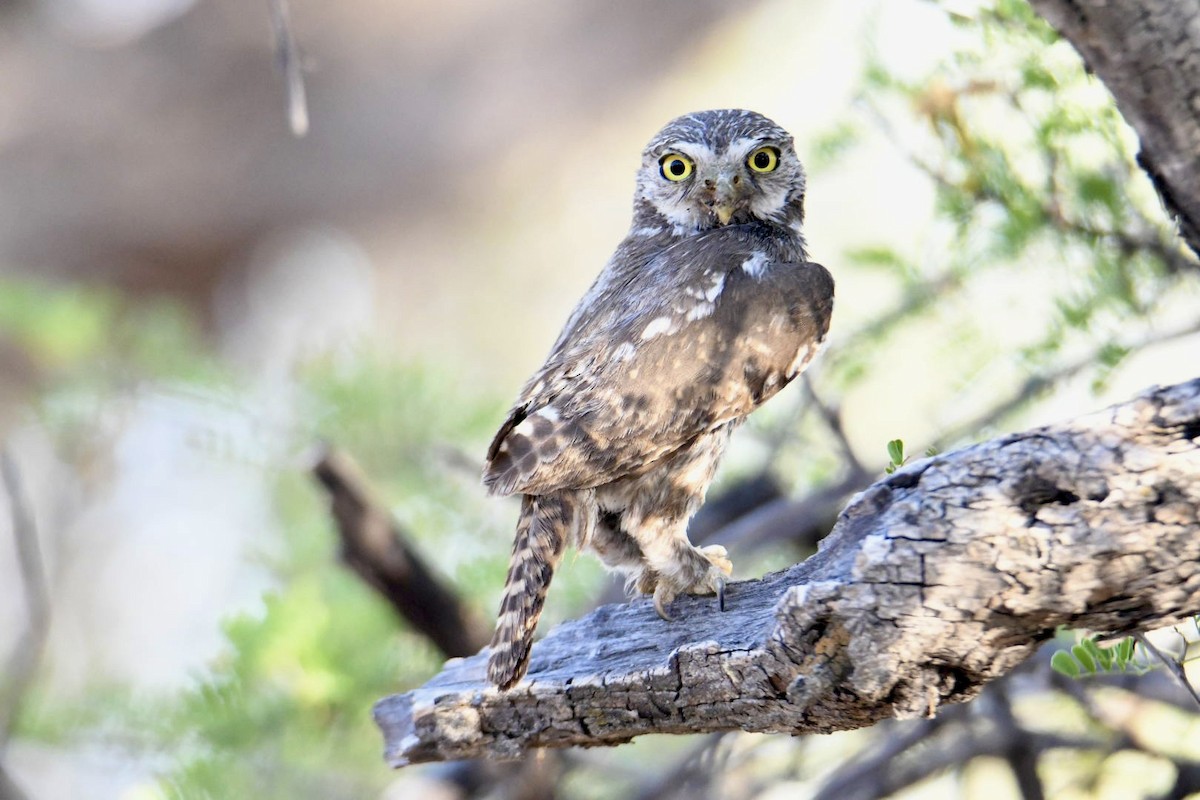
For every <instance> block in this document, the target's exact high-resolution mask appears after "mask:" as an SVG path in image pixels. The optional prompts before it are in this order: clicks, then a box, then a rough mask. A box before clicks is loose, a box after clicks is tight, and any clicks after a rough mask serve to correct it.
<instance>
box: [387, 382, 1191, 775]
mask: <svg viewBox="0 0 1200 800" xmlns="http://www.w3.org/2000/svg"><path fill="white" fill-rule="evenodd" d="M1198 508H1200V378H1198V379H1196V380H1193V381H1190V382H1188V383H1185V384H1180V385H1178V386H1173V387H1169V388H1164V389H1154V390H1150V391H1148V392H1146V393H1145V394H1143V395H1141V396H1139V397H1137V398H1135V399H1133V400H1131V401H1129V402H1127V403H1123V404H1121V405H1117V406H1114V407H1112V408H1109V409H1107V410H1105V411H1103V412H1100V413H1097V414H1093V415H1090V416H1086V417H1082V418H1080V419H1077V420H1074V421H1071V422H1068V423H1064V424H1060V425H1052V426H1048V427H1044V428H1038V429H1035V430H1031V431H1027V432H1024V433H1017V434H1012V435H1009V436H1004V437H1001V438H998V439H994V440H992V441H989V442H984V443H982V444H978V445H975V446H972V447H967V448H964V449H962V450H958V451H956V452H953V453H946V454H942V455H938V456H936V457H933V458H929V459H925V460H922V461H919V462H916V463H914V464H911V465H909V466H907V467H905V468H903V469H901V470H899V471H898V472H896V473H895V474H894V475H891V476H889V477H887V478H886V479H884V480H881V481H879V482H877V483H876V484H874V485H873V486H871V487H870V488H868V489H867V490H866V491H864V492H862V493H861V494H859V495H858V496H856V497H855V499H854V500H853V501H852V502H851V503H850V504H849V506H847V508H846V509H845V510H844V511H843V512H842V514H841V515H840V517H839V518H838V522H837V524H836V525H835V527H834V529H833V531H832V532H831V533H830V535H829V536H828V537H827V538H826V539H825V541H824V542H823V543H822V547H821V549H820V551H819V552H818V553H817V554H816V555H814V556H813V557H812V558H810V559H808V560H807V561H805V562H804V563H802V564H798V565H796V566H793V567H791V568H790V569H787V570H785V571H783V572H779V573H775V574H772V575H768V576H766V577H764V578H762V579H761V580H755V581H746V582H740V583H735V584H733V585H731V586H730V588H729V592H728V598H727V600H728V609H729V610H728V611H727V612H726V613H724V614H721V613H717V612H716V611H715V609H714V607H713V601H712V600H711V599H710V598H687V599H685V600H682V601H680V602H679V603H678V604H677V606H676V608H675V611H676V614H677V616H678V617H679V619H678V620H677V621H675V622H673V623H666V622H663V621H662V620H661V619H659V618H658V617H657V615H656V614H655V613H654V610H653V608H652V606H651V604H650V602H649V601H647V600H638V601H635V602H631V603H628V604H621V605H612V606H605V607H602V608H600V609H597V610H596V611H595V612H593V613H591V614H589V615H588V616H586V617H584V618H582V619H579V620H575V621H573V622H569V623H566V624H563V625H560V626H558V628H556V629H555V630H553V631H552V632H551V633H550V634H549V635H548V636H546V638H545V639H544V640H542V641H541V642H539V643H538V644H537V645H536V646H535V647H534V650H533V661H532V666H531V668H530V671H529V675H528V677H527V679H526V680H525V681H523V682H522V683H520V684H519V685H518V686H517V687H515V688H514V689H512V690H511V691H508V692H499V691H497V690H496V689H495V688H492V687H490V686H488V685H487V684H486V682H485V677H484V669H485V664H486V660H487V657H486V652H485V653H481V654H479V655H476V656H472V657H470V658H466V659H454V660H451V661H450V662H448V663H447V664H446V667H445V669H444V670H443V672H442V673H441V674H440V675H438V676H437V677H435V678H434V679H433V680H431V681H430V682H429V683H427V684H426V685H425V686H422V687H420V688H418V689H415V690H413V691H411V692H407V693H405V694H401V695H396V696H393V697H389V698H385V699H384V700H382V701H380V702H379V703H378V704H377V705H376V708H375V718H376V721H377V722H378V724H379V725H380V727H381V728H382V730H383V733H384V737H385V739H386V748H387V757H388V759H389V761H390V762H391V763H392V764H393V765H395V766H402V765H404V764H408V763H413V762H420V761H435V760H445V759H459V758H469V757H479V756H491V757H501V758H510V757H515V756H518V755H520V754H521V753H522V752H523V751H525V750H527V749H530V748H540V747H562V746H569V745H580V746H592V745H611V744H617V743H620V742H624V741H628V740H629V739H631V738H632V737H634V736H638V735H641V734H645V733H696V732H702V731H719V730H731V729H739V728H740V729H742V730H747V731H770V732H782V733H791V734H799V733H808V732H827V731H834V730H842V729H849V728H858V727H864V726H867V725H870V724H872V723H874V722H876V721H878V720H880V719H883V718H886V717H892V716H900V717H909V716H920V715H932V714H934V713H935V712H936V711H937V709H938V707H939V706H940V705H942V704H944V703H955V702H961V701H964V700H968V699H970V698H972V697H974V696H975V695H976V694H978V693H979V691H980V690H981V689H982V688H983V686H984V685H985V684H986V683H987V682H989V681H991V680H993V679H995V678H997V677H999V676H1001V675H1003V674H1005V673H1007V672H1009V671H1011V670H1012V669H1013V668H1015V667H1016V666H1017V665H1018V664H1020V663H1021V662H1022V661H1024V660H1025V659H1026V658H1027V657H1028V656H1029V655H1030V654H1031V653H1033V651H1034V650H1035V649H1036V648H1037V646H1038V644H1040V643H1041V642H1043V641H1045V640H1046V639H1049V638H1050V637H1052V636H1053V634H1054V630H1055V628H1056V627H1057V626H1059V625H1069V626H1072V627H1078V628H1088V629H1091V630H1095V631H1105V632H1125V631H1134V630H1139V629H1145V628H1149V627H1155V626H1160V625H1164V624H1170V623H1173V622H1175V621H1178V620H1180V619H1182V618H1185V617H1187V616H1188V615H1190V614H1192V613H1194V612H1197V611H1200V574H1198V573H1197V570H1196V566H1197V560H1198V559H1200V536H1197V533H1200V523H1198V521H1197V516H1198Z"/></svg>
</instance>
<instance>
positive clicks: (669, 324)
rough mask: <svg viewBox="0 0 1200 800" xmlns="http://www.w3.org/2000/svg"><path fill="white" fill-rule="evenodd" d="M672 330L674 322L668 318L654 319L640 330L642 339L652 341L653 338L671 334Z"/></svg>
mask: <svg viewBox="0 0 1200 800" xmlns="http://www.w3.org/2000/svg"><path fill="white" fill-rule="evenodd" d="M674 330H675V322H674V320H672V319H671V318H670V317H655V318H654V319H652V320H650V324H649V325H647V326H646V327H645V328H643V329H642V338H643V339H653V338H654V337H655V336H662V335H663V334H664V333H672V332H673V331H674Z"/></svg>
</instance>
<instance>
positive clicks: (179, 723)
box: [165, 353, 509, 799]
mask: <svg viewBox="0 0 1200 800" xmlns="http://www.w3.org/2000/svg"><path fill="white" fill-rule="evenodd" d="M305 385H306V386H307V388H308V391H309V403H310V406H311V410H312V414H313V417H314V418H315V419H318V420H319V423H318V433H319V435H320V436H322V437H323V438H326V439H328V440H329V441H332V442H335V443H337V444H338V445H339V446H342V447H345V448H346V449H347V450H348V451H349V452H351V453H353V454H354V456H355V457H356V459H358V460H360V462H361V463H362V464H363V465H364V467H365V469H366V470H367V472H368V474H369V475H371V477H372V482H373V483H374V484H375V485H376V487H377V488H379V489H381V490H384V494H385V496H387V497H388V498H391V499H393V500H395V501H396V502H397V505H396V507H395V509H394V510H395V513H396V514H397V516H398V517H399V518H400V520H401V521H402V522H403V523H404V524H405V526H406V528H407V529H408V531H409V532H410V533H411V534H412V536H413V537H414V538H415V539H416V540H417V541H418V542H419V543H422V544H424V545H425V546H424V553H425V555H426V557H427V558H428V559H429V561H430V562H431V563H433V564H435V565H437V566H439V567H440V568H441V569H442V571H443V572H444V573H447V574H448V575H449V576H450V577H451V578H452V579H454V583H455V585H457V586H459V587H461V588H462V589H463V590H464V591H468V592H469V595H468V599H469V600H472V601H475V602H476V603H477V604H478V605H479V606H480V609H479V610H480V613H481V614H485V615H486V613H488V612H489V611H490V610H491V608H492V607H493V605H494V603H495V594H496V593H497V592H498V591H499V589H500V585H501V583H502V580H503V575H504V564H505V561H506V558H507V543H508V536H509V531H508V530H507V528H506V527H505V528H504V529H503V530H501V529H498V528H497V525H496V522H495V521H494V520H491V519H489V517H488V515H487V514H486V513H485V506H484V500H483V498H482V494H481V493H480V492H479V491H478V488H477V487H478V478H477V476H476V475H475V474H474V473H472V474H470V475H469V476H466V475H456V474H455V470H456V469H457V468H456V467H454V466H453V465H451V464H448V463H447V459H446V456H445V455H444V452H443V451H444V448H446V447H447V446H453V445H454V444H455V443H456V442H470V443H471V445H472V448H473V449H479V448H478V447H477V446H476V444H477V443H476V442H475V441H472V440H473V439H475V438H476V437H479V436H482V435H483V432H484V431H485V430H489V429H490V425H491V424H492V423H493V422H494V420H495V418H496V416H497V415H498V413H499V412H498V411H497V407H496V406H494V405H493V406H489V405H488V404H487V403H486V402H484V403H480V402H478V401H475V400H472V399H470V398H461V394H462V393H460V392H455V391H454V390H453V386H452V384H451V383H450V382H449V381H448V380H446V379H445V378H444V377H441V376H439V375H437V374H436V373H434V372H433V371H431V370H429V369H426V368H421V367H413V366H400V365H396V364H389V363H388V362H386V361H385V360H384V359H381V358H379V357H376V356H374V355H372V354H370V353H360V354H358V356H357V357H356V358H354V359H353V360H352V361H351V362H349V363H344V362H342V363H334V362H324V363H320V364H316V365H314V366H313V367H312V368H311V369H310V371H309V373H308V375H307V376H306V379H305ZM277 496H278V501H277V508H278V513H279V514H280V515H281V522H282V528H283V532H284V536H285V539H286V541H285V543H284V546H283V548H282V550H281V551H280V552H279V553H278V554H276V555H275V556H274V557H273V558H271V559H269V561H270V564H271V566H272V568H273V570H274V572H275V573H276V575H277V579H278V580H277V582H278V585H279V588H278V589H277V590H276V591H275V592H274V593H273V594H272V595H270V596H269V597H267V598H266V599H265V601H264V608H263V610H262V611H261V612H255V613H250V614H243V615H241V616H239V617H237V618H236V619H233V620H231V621H230V622H229V623H228V624H227V625H226V635H227V637H228V640H229V649H228V652H227V654H226V656H225V657H224V658H223V659H222V660H221V661H220V662H219V663H218V664H216V665H214V667H213V669H212V670H211V672H210V674H209V675H208V676H207V677H206V678H205V679H204V680H203V682H202V683H201V684H200V686H198V687H197V689H196V690H194V691H192V692H188V693H186V694H185V695H184V696H183V697H182V698H180V700H179V701H178V704H177V705H176V706H175V713H174V720H175V730H174V732H173V733H172V735H171V736H169V737H168V738H174V737H183V736H184V735H186V736H187V737H188V740H189V741H190V742H191V746H190V747H188V748H187V749H186V750H184V751H183V752H181V753H179V754H178V757H177V763H176V766H175V767H174V768H173V769H172V770H171V771H170V772H169V774H168V775H167V776H166V778H165V786H166V787H167V788H168V796H170V797H172V798H206V797H232V796H237V797H258V798H281V799H282V798H294V797H322V798H324V797H361V796H370V795H373V794H376V793H378V792H379V791H380V790H381V788H382V785H383V783H384V781H385V780H386V779H387V778H388V775H387V773H386V771H384V770H383V769H382V767H381V765H380V762H379V734H378V731H377V730H376V729H375V727H374V726H373V725H372V724H371V723H370V719H369V710H370V708H371V706H372V705H373V704H374V702H375V701H376V700H378V699H379V698H380V697H383V696H385V695H387V694H391V693H393V692H396V691H401V690H403V689H404V688H405V687H407V686H413V685H416V684H417V683H419V682H420V681H421V680H423V679H425V678H426V677H428V676H429V675H431V674H432V673H433V672H434V671H436V669H437V667H438V666H439V665H440V664H441V660H442V656H441V655H440V654H439V653H438V652H436V650H435V649H434V648H433V647H432V646H431V645H430V644H429V643H428V642H427V641H426V640H425V639H424V637H422V636H420V635H418V634H416V633H414V632H412V631H409V630H408V629H407V628H406V627H405V625H404V624H403V623H402V622H401V621H400V620H398V619H397V618H396V616H395V615H394V613H393V612H392V611H391V610H390V608H389V607H388V606H387V605H386V604H385V603H384V602H383V601H382V600H381V599H380V598H379V597H378V596H377V595H376V593H375V592H374V591H373V590H372V589H370V588H369V587H367V586H366V585H364V584H363V582H362V581H361V580H360V579H359V578H358V577H357V576H355V575H353V574H351V573H350V572H349V571H348V570H346V569H345V568H344V567H342V566H341V565H339V564H338V563H337V554H336V549H335V541H336V534H335V533H334V532H333V530H332V527H331V525H332V523H331V521H330V519H329V513H328V509H327V507H326V505H325V501H324V498H323V497H321V496H320V495H319V494H318V489H317V488H316V487H315V485H314V484H313V482H312V481H311V480H310V479H309V478H308V476H306V475H302V474H300V475H297V474H289V475H283V476H281V477H280V479H279V486H278V489H277Z"/></svg>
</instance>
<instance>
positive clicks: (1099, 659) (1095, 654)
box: [1080, 636, 1112, 672]
mask: <svg viewBox="0 0 1200 800" xmlns="http://www.w3.org/2000/svg"><path fill="white" fill-rule="evenodd" d="M1080 644H1082V645H1083V646H1084V648H1086V649H1087V651H1088V652H1089V653H1091V655H1092V658H1093V659H1095V660H1096V664H1097V665H1099V667H1100V669H1101V670H1103V671H1105V672H1107V671H1108V670H1109V669H1110V668H1111V667H1112V653H1111V652H1110V651H1108V650H1106V649H1104V648H1102V647H1101V646H1100V645H1098V644H1096V637H1095V636H1091V637H1088V638H1087V639H1084V640H1083V641H1082V642H1080Z"/></svg>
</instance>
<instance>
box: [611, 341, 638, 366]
mask: <svg viewBox="0 0 1200 800" xmlns="http://www.w3.org/2000/svg"><path fill="white" fill-rule="evenodd" d="M636 352H637V348H636V347H634V346H633V342H622V343H621V344H620V345H618V346H617V349H616V350H613V354H612V357H613V361H628V360H629V359H631V358H633V354H634V353H636Z"/></svg>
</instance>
